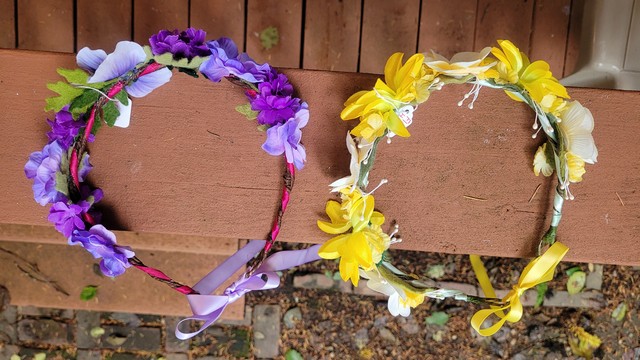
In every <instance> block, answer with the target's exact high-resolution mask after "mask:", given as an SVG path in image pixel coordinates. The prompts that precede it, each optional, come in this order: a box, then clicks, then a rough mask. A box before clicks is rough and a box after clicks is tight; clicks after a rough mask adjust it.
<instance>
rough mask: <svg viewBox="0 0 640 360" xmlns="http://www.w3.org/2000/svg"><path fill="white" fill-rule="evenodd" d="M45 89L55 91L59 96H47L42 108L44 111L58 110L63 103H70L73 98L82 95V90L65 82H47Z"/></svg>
mask: <svg viewBox="0 0 640 360" xmlns="http://www.w3.org/2000/svg"><path fill="white" fill-rule="evenodd" d="M47 89H49V90H51V91H53V92H55V93H57V94H58V95H59V96H52V97H50V98H47V100H46V102H47V105H46V106H45V108H44V111H51V110H53V111H55V112H58V111H60V109H62V108H63V107H64V106H65V105H67V104H70V103H71V102H72V101H73V99H75V98H77V97H78V96H80V95H82V93H83V92H84V90H82V89H78V88H75V87H73V86H71V85H69V84H67V83H65V82H62V81H58V82H57V83H50V84H47Z"/></svg>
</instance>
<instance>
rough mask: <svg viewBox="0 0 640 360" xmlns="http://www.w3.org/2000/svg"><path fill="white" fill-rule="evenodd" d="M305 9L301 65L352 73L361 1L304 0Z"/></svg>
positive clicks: (358, 43) (309, 67) (355, 56)
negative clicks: (305, 2)
mask: <svg viewBox="0 0 640 360" xmlns="http://www.w3.org/2000/svg"><path fill="white" fill-rule="evenodd" d="M306 10H307V11H306V15H305V16H306V18H305V19H306V20H305V31H304V56H303V68H305V69H314V70H331V71H351V72H356V71H357V70H358V50H359V49H360V19H361V15H362V3H361V2H359V1H343V0H328V1H324V0H308V1H307V6H306Z"/></svg>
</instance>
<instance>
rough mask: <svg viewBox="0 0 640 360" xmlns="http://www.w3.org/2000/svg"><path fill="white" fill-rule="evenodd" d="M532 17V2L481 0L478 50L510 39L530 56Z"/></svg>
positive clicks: (479, 3)
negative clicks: (497, 41) (498, 41)
mask: <svg viewBox="0 0 640 360" xmlns="http://www.w3.org/2000/svg"><path fill="white" fill-rule="evenodd" d="M532 17H533V1H532V0H479V1H478V16H477V19H476V40H475V44H474V47H475V50H476V51H479V50H481V49H482V48H484V47H486V46H495V45H496V40H511V42H513V43H514V44H515V45H516V46H517V47H518V48H519V49H520V51H522V52H524V53H525V54H528V53H529V37H530V36H529V35H530V32H531V23H532Z"/></svg>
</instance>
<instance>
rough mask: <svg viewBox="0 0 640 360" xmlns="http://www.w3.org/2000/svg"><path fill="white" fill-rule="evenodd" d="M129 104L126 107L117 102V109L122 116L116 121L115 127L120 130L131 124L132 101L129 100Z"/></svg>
mask: <svg viewBox="0 0 640 360" xmlns="http://www.w3.org/2000/svg"><path fill="white" fill-rule="evenodd" d="M128 100H129V103H128V104H127V105H124V104H123V103H121V102H120V101H119V100H116V107H117V108H118V111H120V116H118V118H117V119H116V122H115V123H114V124H113V126H117V127H119V128H127V127H129V122H130V121H131V105H132V104H131V99H128Z"/></svg>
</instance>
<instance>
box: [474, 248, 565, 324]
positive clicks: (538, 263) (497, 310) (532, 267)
mask: <svg viewBox="0 0 640 360" xmlns="http://www.w3.org/2000/svg"><path fill="white" fill-rule="evenodd" d="M567 251H569V248H568V247H566V246H565V245H564V244H562V243H559V242H556V243H554V244H553V245H551V247H550V248H549V249H547V251H545V253H544V254H542V255H541V256H539V257H537V258H535V259H533V260H531V262H530V263H529V264H528V265H527V267H525V268H524V270H523V271H522V274H521V275H520V279H519V280H518V284H517V285H515V286H514V287H513V289H512V290H511V291H510V292H509V293H508V294H507V296H505V297H504V298H502V301H503V302H504V303H506V304H507V305H505V306H503V307H497V306H493V307H492V308H491V309H483V310H479V311H478V312H476V313H475V314H474V315H473V317H472V318H471V326H472V327H473V328H474V329H475V330H476V331H477V332H478V334H480V335H482V336H491V335H493V334H495V333H496V332H497V331H498V330H500V328H501V327H502V325H504V323H505V322H506V321H509V322H512V323H514V322H517V321H519V320H520V318H522V303H521V302H520V296H522V294H524V292H525V291H527V290H528V289H531V288H532V287H534V286H536V285H538V284H542V283H544V282H547V281H550V280H552V279H553V273H554V271H555V269H556V266H558V264H559V263H560V260H562V258H563V257H564V255H565V254H566V253H567ZM470 258H471V265H472V266H473V270H474V271H475V273H476V277H477V278H478V282H479V283H480V287H482V291H484V294H485V296H487V297H496V295H495V291H494V290H493V286H491V282H490V281H489V276H487V270H486V269H485V267H484V265H483V264H482V261H481V260H480V257H479V256H478V255H471V256H470ZM503 311H507V314H506V315H505V314H504V312H503ZM493 314H495V315H496V316H498V317H500V318H501V319H500V321H498V322H497V323H495V324H493V325H492V326H490V327H488V328H484V329H482V328H480V327H481V326H482V324H483V323H484V322H485V321H486V320H487V319H488V318H489V317H490V316H491V315H493Z"/></svg>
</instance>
